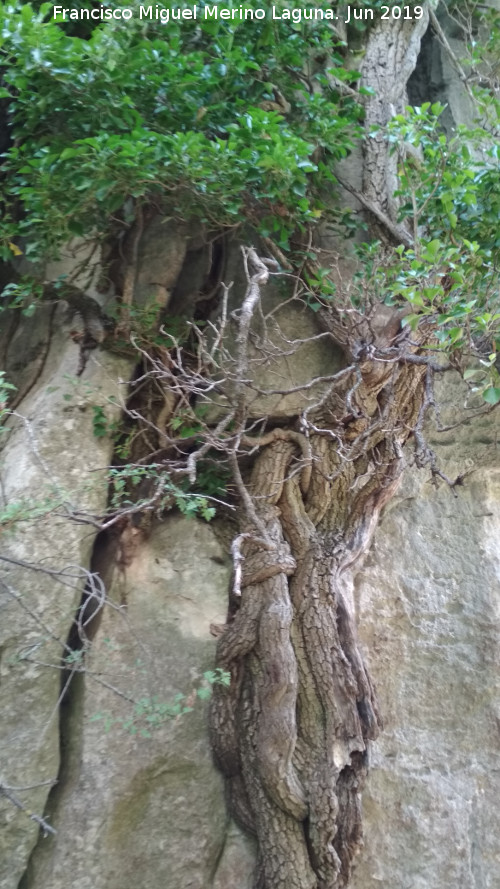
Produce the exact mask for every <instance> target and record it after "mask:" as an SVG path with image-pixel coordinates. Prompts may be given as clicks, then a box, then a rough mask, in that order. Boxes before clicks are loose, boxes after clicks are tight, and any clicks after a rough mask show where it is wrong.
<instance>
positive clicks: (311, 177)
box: [0, 0, 500, 889]
mask: <svg viewBox="0 0 500 889" xmlns="http://www.w3.org/2000/svg"><path fill="white" fill-rule="evenodd" d="M93 6H94V4H88V7H89V9H90V8H92V7H93ZM436 6H437V4H436V3H434V2H428V0H425V2H423V3H422V4H421V5H408V4H406V5H405V4H402V3H396V4H393V5H391V6H385V5H384V4H382V3H379V2H373V3H371V4H367V3H357V4H354V5H352V6H351V7H350V9H351V11H352V10H353V9H354V10H356V12H359V13H362V15H360V16H356V17H354V16H353V19H352V21H350V22H349V24H347V25H346V22H345V21H342V17H340V19H339V20H337V21H335V22H332V20H331V19H323V18H321V17H320V16H318V17H317V18H316V19H315V20H314V21H313V22H295V23H290V22H289V21H286V20H285V21H283V20H274V21H272V20H270V18H269V16H267V17H265V18H264V19H259V20H255V21H242V20H241V18H239V16H240V14H239V13H238V12H237V10H238V9H239V8H240V7H237V6H235V7H234V9H235V13H236V14H235V18H234V19H233V20H232V21H228V20H227V19H224V18H220V17H218V16H215V15H210V16H208V17H207V18H205V17H203V16H202V15H200V18H199V20H198V21H197V23H196V26H195V24H194V22H192V21H188V20H186V21H174V22H171V23H170V25H169V29H168V31H166V30H162V26H161V25H159V24H157V23H156V22H154V21H152V22H151V21H148V22H144V21H142V22H140V23H139V24H137V23H135V24H134V22H127V23H122V24H116V22H111V23H110V22H107V21H105V22H104V23H103V24H101V23H99V24H98V25H97V26H96V27H93V25H92V26H91V24H90V22H88V23H87V22H86V20H85V19H83V20H79V21H78V22H76V23H75V22H69V23H68V24H65V23H63V22H57V21H55V22H54V21H53V20H51V16H52V7H51V6H49V5H48V4H42V5H41V6H40V8H39V10H38V11H35V9H34V8H33V7H31V6H29V5H27V4H22V5H21V4H20V5H18V6H13V7H11V6H7V5H5V4H4V5H2V6H1V7H0V13H1V17H2V27H3V39H4V44H3V46H2V53H3V63H2V64H3V86H2V101H3V102H4V103H5V107H6V109H7V110H6V113H7V118H8V122H9V128H10V142H9V145H8V146H6V152H5V157H4V164H3V174H4V181H5V182H6V183H8V186H9V192H8V193H7V191H6V192H5V194H4V199H3V200H4V211H5V213H4V220H3V222H2V224H1V229H0V235H1V237H2V244H3V250H4V252H3V256H4V260H5V261H6V262H8V261H9V260H10V259H12V258H13V256H15V255H16V254H18V253H21V252H22V253H23V254H24V255H25V256H26V257H27V258H28V259H31V260H33V261H37V262H44V261H45V260H46V259H47V258H49V257H53V256H55V255H57V254H58V251H59V250H60V248H61V245H63V244H65V243H67V242H68V241H69V240H71V238H75V237H83V238H88V239H89V240H91V241H92V242H93V243H95V244H96V245H97V247H98V249H100V250H101V251H102V257H103V268H104V270H105V271H104V273H103V280H102V283H101V289H102V290H103V292H107V293H110V292H113V293H114V294H116V297H117V299H116V305H114V306H112V307H111V309H110V307H109V306H107V307H106V312H103V310H102V309H101V308H100V307H99V306H98V305H97V303H95V301H93V300H92V299H91V298H90V297H88V296H87V295H86V294H85V293H82V292H81V290H78V289H77V288H75V287H74V286H73V284H72V282H71V281H69V282H68V281H58V282H56V283H55V284H54V283H51V284H47V283H46V282H44V281H43V275H42V276H39V279H38V280H33V281H31V280H30V281H28V280H27V279H21V278H20V276H19V274H17V275H15V274H12V280H11V281H10V282H9V284H8V285H7V287H6V288H5V290H4V297H3V298H4V301H5V305H6V307H7V308H8V309H9V310H10V311H11V312H15V313H17V315H16V321H15V323H18V320H19V318H21V317H22V313H23V312H25V313H26V312H32V311H36V310H37V306H38V305H39V304H40V302H42V303H43V302H44V301H48V300H50V301H52V302H58V301H61V300H64V301H65V302H66V303H68V305H69V306H70V308H71V310H72V311H74V313H75V314H76V315H79V316H80V319H81V323H80V327H79V329H78V330H77V331H76V333H75V340H76V341H77V342H78V344H79V349H80V364H79V371H80V372H82V373H84V371H85V363H86V361H87V360H88V358H89V355H90V353H91V351H92V349H94V348H97V347H102V348H110V349H114V350H122V351H125V352H126V353H127V354H128V355H130V354H135V355H137V369H136V372H135V374H134V378H133V380H132V381H131V393H130V399H129V401H128V404H127V406H126V409H125V412H124V418H123V423H122V426H121V428H120V430H119V431H118V433H117V439H116V450H115V460H114V464H113V467H112V470H111V483H112V485H111V487H112V493H111V495H110V509H109V513H108V514H107V515H106V516H99V517H96V516H93V517H88V516H87V517H86V518H87V520H89V521H92V522H93V523H94V525H97V528H98V530H100V531H102V530H103V529H108V528H110V527H112V526H114V527H117V528H119V529H120V531H121V533H122V536H123V539H125V538H126V535H127V534H130V529H131V527H132V526H131V522H132V523H133V526H134V527H135V528H136V529H137V530H138V531H139V532H140V533H147V518H148V517H151V516H162V515H163V514H164V513H165V512H166V511H167V510H168V509H169V508H170V507H172V506H178V507H180V508H183V509H184V510H185V511H190V509H191V508H197V509H201V510H203V509H205V510H207V509H210V508H211V507H210V506H209V501H208V500H206V499H205V502H203V498H204V497H205V498H206V495H208V496H213V497H214V498H215V497H218V498H219V499H220V491H219V489H220V484H221V470H222V471H223V472H225V473H227V477H230V479H231V482H230V498H231V505H232V506H236V509H237V522H236V525H237V527H236V528H235V529H234V541H233V546H232V553H233V559H234V566H235V570H234V582H233V586H232V590H231V593H230V605H229V615H228V622H227V625H226V626H225V627H224V628H223V630H222V633H221V636H220V640H219V643H218V651H217V666H218V667H219V668H222V669H223V670H227V671H229V672H230V673H231V684H230V687H229V689H227V688H225V687H222V686H221V687H218V688H216V689H215V695H214V701H213V707H212V716H211V726H212V738H213V747H214V753H215V757H216V760H217V762H218V764H219V766H220V768H221V769H222V771H223V772H224V774H225V775H226V778H227V782H228V797H229V799H230V806H231V810H232V812H233V813H234V815H235V817H236V818H237V820H238V821H239V822H240V823H241V824H242V825H243V826H244V827H245V828H246V829H247V830H249V831H251V832H253V833H254V834H255V835H256V836H257V838H258V844H259V853H260V864H259V873H258V874H257V877H256V885H258V886H259V887H261V889H275V887H278V886H284V885H287V887H289V889H316V887H317V889H336V887H341V886H346V885H348V882H349V876H350V872H351V866H352V863H353V860H354V858H355V856H356V854H357V853H358V851H359V848H360V845H361V838H362V830H361V812H360V793H361V789H362V786H363V782H364V779H365V776H366V770H367V745H368V742H369V741H370V740H372V739H375V738H376V737H377V734H378V732H379V731H380V726H381V719H380V714H379V711H378V707H377V701H376V695H375V691H374V688H373V685H372V682H371V680H370V676H369V673H368V671H367V668H366V666H365V664H364V661H363V657H362V654H361V652H360V650H359V647H358V644H357V640H356V631H355V626H354V621H353V617H352V614H351V612H350V607H349V584H350V582H351V579H352V576H353V574H354V573H355V571H356V568H357V566H358V565H359V564H360V561H361V559H362V558H363V556H364V554H365V553H366V552H367V549H368V547H369V545H370V542H371V539H372V536H373V532H374V530H375V527H376V524H377V520H378V517H379V515H380V511H381V510H382V509H383V507H384V505H385V504H386V503H387V502H388V501H389V500H390V498H391V497H392V496H393V494H394V492H395V490H396V488H397V485H398V483H399V481H400V478H401V475H402V473H403V471H404V467H405V464H406V462H407V460H408V456H406V455H405V451H404V446H405V444H406V443H407V442H408V441H409V440H413V442H414V446H415V447H414V453H415V459H416V461H417V464H418V465H420V466H427V467H428V468H429V469H430V471H431V473H432V475H433V477H434V478H435V479H439V478H440V477H441V478H442V480H443V481H444V482H445V483H448V484H450V486H451V487H453V485H456V484H458V483H459V482H460V481H461V479H455V480H451V479H445V478H444V477H443V476H442V473H441V472H440V469H439V466H438V465H436V462H435V458H434V455H433V454H432V452H431V451H430V449H429V448H428V447H427V445H426V441H425V437H424V420H425V417H426V414H427V412H428V410H429V409H430V408H432V407H434V396H433V379H434V376H435V375H436V374H441V373H443V371H444V370H445V369H447V368H455V369H456V370H458V371H459V372H463V373H464V375H465V376H467V377H468V379H469V380H470V381H471V385H474V387H475V389H476V390H477V391H478V392H481V393H482V395H483V398H484V401H485V403H486V404H485V405H484V406H483V407H482V408H479V410H488V409H489V407H488V406H492V405H494V404H496V403H497V402H498V401H499V400H500V383H499V380H498V372H497V370H496V360H497V359H496V353H497V337H498V327H499V325H498V321H499V320H500V314H499V311H498V307H499V302H498V285H497V266H498V258H499V257H498V248H499V242H498V236H497V232H496V226H497V218H498V212H497V209H498V207H497V204H498V162H497V145H496V141H495V140H496V136H497V126H498V88H499V85H498V81H497V79H496V78H497V74H496V71H497V68H496V63H497V59H498V33H499V22H498V17H496V16H495V14H493V13H492V14H491V16H490V18H488V16H487V15H486V13H483V12H480V11H478V9H477V8H476V6H475V4H472V5H471V7H470V8H469V7H468V6H464V4H460V6H458V7H456V8H455V7H454V6H453V5H449V9H448V12H446V9H445V7H444V5H443V4H442V5H441V8H436ZM230 7H231V5H230V4H224V5H222V4H217V3H216V4H214V8H217V9H219V10H221V9H223V8H224V9H226V8H230ZM231 8H232V7H231ZM244 8H247V7H244ZM311 8H316V7H311ZM317 8H318V9H320V7H319V6H318V7H317ZM321 8H322V7H321ZM200 9H201V10H203V9H204V7H203V6H201V7H200ZM368 10H370V12H373V17H372V16H371V15H368V14H366V13H367V12H368ZM439 14H442V15H443V16H445V15H446V14H448V15H450V16H453V17H454V20H455V24H456V27H458V28H460V29H461V30H462V32H463V34H464V36H465V37H467V38H469V37H470V36H471V35H472V34H473V33H474V32H475V31H477V29H478V28H479V29H481V28H482V27H484V22H485V21H486V19H488V21H489V27H490V30H489V36H488V39H487V40H486V39H485V41H483V43H482V47H481V50H479V49H478V42H477V41H474V43H472V42H470V47H471V55H470V58H469V59H468V61H465V62H464V61H461V60H459V59H457V57H456V55H455V53H454V52H453V50H452V49H451V47H450V45H449V43H448V40H447V38H446V35H445V31H444V30H443V27H442V25H441V20H440V18H439V17H438V16H439ZM348 17H349V18H351V17H350V16H347V14H346V18H348ZM490 19H491V20H490ZM431 32H432V33H433V34H434V35H435V37H436V39H438V40H440V41H441V42H442V44H443V47H444V50H445V51H446V52H447V53H448V54H449V56H450V59H451V61H452V63H453V64H454V65H455V66H456V68H457V71H458V73H459V76H460V77H461V79H462V80H463V82H464V84H465V88H466V89H467V90H468V92H469V98H470V101H471V103H472V107H473V108H474V115H475V121H474V126H472V125H471V126H470V127H469V128H468V130H467V131H465V130H463V131H458V132H456V133H454V132H450V131H447V130H446V129H445V128H444V127H443V124H442V119H443V113H444V112H445V109H444V108H443V106H441V105H440V103H439V101H437V99H436V97H435V96H431V95H429V96H425V97H423V98H424V99H425V101H420V103H415V104H414V105H411V104H410V98H409V94H408V91H410V96H411V93H412V91H413V94H415V95H416V93H417V90H418V89H419V88H420V87H418V86H417V85H416V84H414V83H412V75H413V72H414V70H415V68H416V65H417V59H418V56H419V52H420V49H421V44H422V40H424V39H426V35H429V34H430V33H431ZM427 39H428V38H427ZM354 60H356V64H357V65H358V69H359V70H358V69H357V68H355V67H353V65H354ZM490 62H491V63H492V64H490ZM97 121H99V123H97ZM466 140H467V141H466ZM352 157H354V158H355V160H354V162H351V164H350V166H349V164H348V163H347V162H346V158H347V159H349V158H352ZM348 202H349V203H350V205H351V208H350V210H348V209H347V208H346V204H347V203H348ZM155 231H156V233H158V231H160V232H162V233H163V234H165V232H167V234H168V241H169V245H170V246H169V250H168V255H167V256H166V257H164V258H163V261H162V263H160V264H158V263H157V262H156V258H154V260H152V261H151V262H152V263H153V262H154V263H156V264H155V265H154V269H155V272H156V270H157V269H158V268H160V266H161V269H162V272H161V273H162V275H163V277H162V279H161V280H159V279H158V278H156V277H152V275H153V272H152V271H151V273H150V274H149V277H147V278H146V279H144V276H142V278H141V275H140V274H139V256H140V252H141V249H144V244H145V243H146V242H147V239H148V238H150V239H151V238H152V237H153V235H154V232H155ZM89 233H90V234H89ZM352 238H354V239H355V243H356V249H353V250H352V251H350V250H349V249H348V245H349V242H350V240H351V239H352ZM346 254H348V256H347V259H346ZM238 269H240V270H242V272H241V271H240V272H238ZM231 279H233V283H231ZM271 281H273V282H277V284H276V285H275V286H274V287H273V288H271V286H270V282H271ZM110 285H111V286H110ZM270 291H272V295H271V297H270V299H266V293H269V292H270ZM292 311H295V312H297V311H298V312H301V313H303V315H302V317H303V319H304V321H303V324H304V328H305V335H304V336H301V335H297V332H295V333H294V334H293V335H292V334H290V333H289V332H288V329H287V318H288V315H289V313H291V312H292ZM113 314H114V317H109V316H112V315H113ZM306 319H308V320H306ZM318 343H321V344H322V348H323V349H327V350H328V349H330V358H329V359H327V362H330V363H328V366H326V367H324V371H323V372H321V373H319V372H318V373H315V374H314V375H313V376H309V377H304V375H303V374H302V376H301V375H300V373H299V375H298V377H297V380H295V376H294V374H295V371H293V372H291V375H292V380H293V384H292V385H290V383H289V382H286V381H285V382H283V379H282V378H283V370H282V367H283V364H282V365H281V370H280V371H279V373H280V375H281V376H277V383H276V384H273V382H272V381H273V374H276V371H275V368H276V366H277V365H278V363H279V362H283V361H284V360H288V361H289V362H290V363H292V362H294V361H298V360H299V355H300V354H302V355H303V352H304V349H306V350H312V349H313V348H316V346H317V344H318ZM471 360H472V361H475V363H474V364H472V365H471V364H470V362H471ZM22 395H23V392H20V393H19V395H18V398H21V396H22ZM270 405H271V406H270ZM12 408H13V402H11V409H12ZM101 419H102V418H101ZM98 425H99V424H98ZM102 428H103V427H102V423H101V429H102ZM196 498H198V499H196ZM200 498H201V502H200ZM226 499H227V498H226ZM206 517H207V518H209V517H210V515H208V514H206ZM78 518H79V520H82V516H79V517H78Z"/></svg>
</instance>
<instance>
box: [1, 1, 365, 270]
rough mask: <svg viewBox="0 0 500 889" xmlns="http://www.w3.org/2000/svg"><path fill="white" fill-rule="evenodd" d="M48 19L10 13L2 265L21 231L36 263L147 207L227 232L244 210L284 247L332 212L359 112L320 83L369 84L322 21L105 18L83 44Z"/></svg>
mask: <svg viewBox="0 0 500 889" xmlns="http://www.w3.org/2000/svg"><path fill="white" fill-rule="evenodd" d="M224 5H225V6H228V5H229V6H230V5H231V4H230V3H229V4H228V3H225V4H224ZM51 12H52V5H51V4H48V3H44V4H42V5H41V6H40V10H39V12H35V10H34V9H33V7H32V6H31V5H30V4H24V3H15V4H13V5H10V4H9V5H8V4H5V3H3V4H0V24H1V31H2V40H3V43H2V46H1V50H0V51H1V59H2V65H3V82H4V84H5V86H4V88H3V89H2V95H3V96H4V97H5V98H7V99H8V100H9V106H8V107H9V117H10V122H11V127H12V137H13V140H14V144H13V145H12V146H11V148H10V149H9V151H8V152H7V156H6V159H5V162H4V167H3V169H4V173H5V174H6V175H8V177H9V182H10V186H11V195H12V199H11V200H7V199H5V210H6V216H5V220H4V223H3V227H2V232H1V233H2V241H3V244H4V248H3V255H4V256H5V257H9V256H10V255H11V254H12V250H13V246H12V245H14V247H16V245H17V244H18V242H19V239H20V238H24V239H25V240H26V248H25V252H26V254H27V255H28V256H30V257H33V256H40V255H41V254H47V253H48V252H49V253H50V252H57V248H58V246H59V245H60V244H61V243H62V242H63V241H65V240H67V239H68V238H69V237H70V236H72V235H82V234H86V233H87V232H88V231H89V230H90V229H93V230H94V231H95V230H96V227H97V229H98V230H100V231H105V230H106V228H107V225H108V221H109V218H110V216H111V215H113V214H116V213H117V212H119V211H122V212H123V213H124V214H125V218H126V217H127V215H128V216H129V217H130V214H132V215H133V212H134V209H133V208H134V203H135V202H142V201H148V202H151V201H154V202H157V203H158V204H160V205H161V206H162V207H163V209H164V211H165V212H166V213H170V214H172V215H176V216H179V217H182V218H183V219H186V218H188V219H189V218H193V217H197V218H201V219H208V220H210V221H211V222H212V223H213V222H214V221H216V222H217V224H218V225H232V224H236V223H237V222H239V221H241V218H242V216H243V217H246V218H247V219H248V220H249V221H251V222H252V224H254V225H256V226H257V227H258V228H259V229H261V230H265V231H275V232H277V235H278V237H279V238H280V239H281V240H282V242H286V240H287V236H288V234H289V233H290V231H292V230H293V229H294V228H296V226H297V225H300V224H301V223H302V224H304V223H305V222H307V221H311V220H312V221H314V219H316V218H317V217H318V216H320V215H321V214H322V213H323V211H324V207H323V203H322V201H321V199H320V189H321V185H322V184H323V183H324V182H325V180H327V179H331V178H332V173H331V172H330V168H331V165H329V164H328V163H327V161H332V160H335V159H338V158H341V157H344V156H345V155H346V154H347V153H348V151H349V150H350V148H351V147H352V144H353V139H354V137H355V136H356V134H357V133H358V120H359V116H360V108H359V106H357V105H356V103H355V102H353V101H352V99H348V100H347V101H346V100H345V99H341V98H340V96H339V95H338V93H336V92H335V90H332V89H327V91H326V93H325V94H324V95H318V94H317V93H316V91H315V90H314V89H313V85H314V83H315V82H320V83H321V84H322V85H323V86H324V85H325V84H326V73H327V68H328V67H331V68H332V69H333V70H334V71H335V74H336V75H337V76H338V77H340V78H341V79H342V78H344V79H350V80H354V79H355V78H356V77H357V76H358V75H356V73H355V72H348V71H347V70H346V69H345V68H344V67H343V59H342V56H341V55H340V54H339V53H338V52H337V51H336V50H335V49H333V51H332V35H331V32H330V31H329V30H328V29H327V28H325V27H324V26H323V25H322V24H321V23H320V22H318V23H317V24H315V25H308V26H307V28H306V27H304V28H293V29H292V30H290V28H289V27H288V26H287V25H286V24H284V23H281V22H270V21H268V20H265V21H262V22H253V23H252V27H251V28H248V27H245V23H239V22H227V21H221V20H219V21H215V20H208V21H204V20H200V22H199V25H198V26H197V27H196V28H194V27H193V23H192V22H180V23H179V22H170V23H169V27H168V29H164V28H163V29H162V26H161V25H158V24H154V23H153V24H152V23H147V25H145V24H144V22H134V21H130V22H127V23H126V24H125V25H123V24H121V23H116V22H112V23H109V22H106V23H103V24H101V25H99V27H97V28H95V30H94V31H92V33H91V35H90V36H89V39H87V40H83V39H81V38H78V37H75V36H69V35H68V34H67V33H65V27H64V26H61V25H59V24H57V23H56V22H54V21H53V20H51V19H50V18H49V16H50V15H51ZM242 24H243V27H242ZM325 59H327V60H328V61H327V63H326V68H325V61H324V60H325ZM321 60H323V61H321ZM304 63H306V68H308V69H309V73H308V75H306V76H305V74H304V71H305V68H304ZM340 112H341V113H340ZM317 150H320V151H321V161H320V162H319V163H317V162H316V161H314V160H313V157H314V155H315V152H316V151H317ZM127 201H128V203H127ZM130 202H132V203H130ZM15 205H20V206H21V207H22V208H23V217H22V219H21V220H20V221H17V222H15V221H14V215H15ZM16 249H19V248H18V247H16Z"/></svg>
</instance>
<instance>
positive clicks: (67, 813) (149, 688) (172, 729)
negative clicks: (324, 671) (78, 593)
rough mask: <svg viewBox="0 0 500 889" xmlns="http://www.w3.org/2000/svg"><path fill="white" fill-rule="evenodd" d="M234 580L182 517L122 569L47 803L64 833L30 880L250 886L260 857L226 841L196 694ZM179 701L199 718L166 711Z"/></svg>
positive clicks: (203, 533) (76, 695) (93, 885)
mask: <svg viewBox="0 0 500 889" xmlns="http://www.w3.org/2000/svg"><path fill="white" fill-rule="evenodd" d="M228 575H229V564H228V559H227V556H226V553H225V550H224V548H223V547H222V546H221V544H220V543H219V542H218V540H217V539H216V537H215V535H214V533H213V531H212V529H211V528H210V527H209V526H208V525H207V524H205V523H203V522H201V521H198V520H187V519H185V518H182V517H180V516H178V517H175V516H173V517H171V518H170V519H169V520H168V521H167V522H165V523H163V524H162V525H159V526H158V527H156V528H155V529H154V530H153V532H152V534H151V537H150V539H149V540H148V541H147V543H145V544H139V545H138V548H137V550H136V552H135V557H134V560H133V561H132V564H131V565H130V566H128V567H127V568H126V569H125V570H123V571H120V570H117V571H116V573H115V577H114V580H113V583H112V584H111V588H110V593H109V595H110V603H109V605H108V606H107V607H106V608H105V609H104V611H103V614H102V618H101V620H100V624H99V628H98V630H97V632H96V636H95V639H94V643H93V647H92V652H91V655H90V656H89V657H88V659H87V666H86V673H85V677H84V681H83V682H81V683H80V685H79V686H77V687H75V688H74V689H73V691H72V693H71V695H70V698H71V701H70V711H71V712H70V713H69V715H68V716H67V732H66V734H67V746H66V752H65V758H66V759H65V762H64V763H63V766H64V769H63V778H62V780H61V784H60V787H59V788H58V790H57V791H56V792H55V793H54V795H53V797H52V800H51V802H50V804H49V809H50V810H52V812H53V823H54V824H55V826H56V828H57V830H58V836H57V839H56V840H53V839H50V840H47V841H45V842H43V843H41V844H39V847H38V849H37V852H36V853H35V855H34V857H33V861H32V866H31V869H30V876H29V882H28V886H32V887H38V886H40V887H41V886H43V887H44V889H63V887H64V889H66V887H67V883H68V866H70V868H71V885H72V887H74V889H105V887H106V889H128V887H130V889H132V887H134V889H135V887H136V886H137V885H147V886H148V887H154V886H158V887H160V886H161V887H164V889H208V887H211V886H212V880H213V877H214V875H215V874H216V872H217V873H218V877H217V879H216V881H215V883H214V887H216V889H229V887H230V886H231V887H233V886H240V885H241V887H242V889H244V886H245V885H247V884H248V883H247V884H245V882H244V877H245V873H246V876H247V878H248V879H249V877H250V874H251V866H252V865H253V859H252V858H250V859H249V854H248V852H247V851H246V845H245V842H244V841H243V840H242V839H241V837H240V836H239V835H238V833H237V831H236V829H235V828H234V827H233V828H232V829H231V833H230V835H229V837H226V834H227V831H228V817H227V814H226V809H225V802H224V793H223V786H222V785H223V781H222V778H221V776H220V775H219V773H218V772H217V771H216V770H215V769H214V767H213V764H212V759H211V753H210V745H209V740H208V737H207V729H206V703H204V702H203V701H202V700H201V699H200V698H197V697H196V690H197V689H198V688H202V689H204V688H206V687H207V683H206V681H205V680H204V679H203V672H204V671H206V670H208V669H210V667H211V666H212V664H213V658H214V648H215V639H214V637H213V636H212V635H211V634H210V625H211V623H213V622H215V623H220V622H223V621H224V619H225V599H226V591H227V584H228V579H229V577H228ZM179 695H183V696H184V697H183V698H182V701H181V706H182V707H184V706H186V705H187V706H188V707H190V708H192V712H187V713H184V714H181V715H178V716H171V715H170V716H169V715H164V710H165V708H166V707H168V706H172V705H175V702H176V699H177V696H179ZM134 702H135V703H134ZM149 704H150V705H152V706H149ZM150 720H152V721H150ZM242 849H243V857H242V854H241V850H242ZM89 850H92V853H91V854H88V852H89ZM245 854H246V859H245V857H244V856H245ZM219 862H220V866H219ZM245 868H246V871H245ZM236 874H239V875H240V876H241V878H242V882H241V883H240V882H239V879H240V877H238V879H237V880H236Z"/></svg>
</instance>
